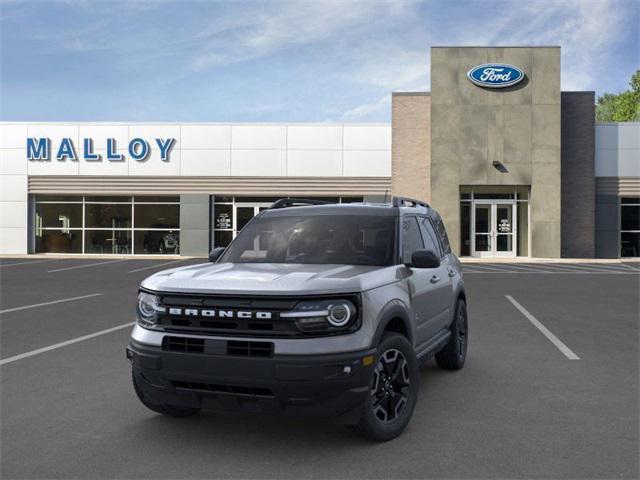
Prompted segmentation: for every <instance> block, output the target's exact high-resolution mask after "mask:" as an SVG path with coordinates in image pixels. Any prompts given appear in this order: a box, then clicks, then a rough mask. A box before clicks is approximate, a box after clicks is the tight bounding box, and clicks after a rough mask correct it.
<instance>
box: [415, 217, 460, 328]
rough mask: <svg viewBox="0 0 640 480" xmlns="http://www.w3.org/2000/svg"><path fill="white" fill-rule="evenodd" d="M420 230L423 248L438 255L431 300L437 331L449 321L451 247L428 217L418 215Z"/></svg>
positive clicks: (452, 270) (451, 285) (434, 324)
mask: <svg viewBox="0 0 640 480" xmlns="http://www.w3.org/2000/svg"><path fill="white" fill-rule="evenodd" d="M419 224H420V231H421V233H422V236H423V238H424V243H425V248H428V249H433V251H434V252H436V253H437V254H439V255H440V267H438V268H437V269H435V270H436V276H437V279H438V280H437V281H436V282H435V283H434V295H435V297H434V298H433V299H432V301H431V307H432V308H433V310H434V312H433V326H434V329H435V330H436V332H437V331H440V330H442V329H443V328H446V327H448V326H449V323H450V321H451V315H452V312H451V302H452V297H453V282H452V275H451V272H454V271H455V270H454V269H453V268H452V265H451V258H450V255H449V253H451V248H450V247H449V243H448V240H447V243H446V245H445V244H444V243H443V241H442V240H441V236H440V235H439V233H438V231H437V227H436V225H435V224H434V222H433V221H432V220H431V219H430V218H428V217H420V219H419Z"/></svg>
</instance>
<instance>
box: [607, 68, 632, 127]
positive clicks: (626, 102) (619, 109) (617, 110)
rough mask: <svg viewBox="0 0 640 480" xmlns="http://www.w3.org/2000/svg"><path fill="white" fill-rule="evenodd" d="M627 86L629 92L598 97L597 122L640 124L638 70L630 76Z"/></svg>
mask: <svg viewBox="0 0 640 480" xmlns="http://www.w3.org/2000/svg"><path fill="white" fill-rule="evenodd" d="M629 85H630V86H631V90H626V91H624V92H622V93H618V94H614V93H605V94H604V95H602V96H601V97H598V102H597V104H596V121H597V122H640V70H636V73H634V74H633V75H632V76H631V81H630V82H629Z"/></svg>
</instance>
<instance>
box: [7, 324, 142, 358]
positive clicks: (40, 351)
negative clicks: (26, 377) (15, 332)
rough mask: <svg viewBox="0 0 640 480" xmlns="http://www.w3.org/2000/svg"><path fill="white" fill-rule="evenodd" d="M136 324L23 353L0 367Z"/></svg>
mask: <svg viewBox="0 0 640 480" xmlns="http://www.w3.org/2000/svg"><path fill="white" fill-rule="evenodd" d="M134 323H135V322H129V323H125V324H124V325H118V326H117V327H112V328H107V329H106V330H100V331H99V332H95V333H90V334H89V335H83V336H82V337H77V338H72V339H71V340H67V341H65V342H60V343H55V344H53V345H49V346H48V347H43V348H38V349H37V350H31V351H30V352H26V353H21V354H20V355H14V356H13V357H8V358H3V359H2V360H0V366H2V365H6V364H7V363H12V362H17V361H18V360H22V359H23V358H28V357H33V356H34V355H39V354H41V353H45V352H50V351H51V350H55V349H57V348H62V347H66V346H67V345H73V344H74V343H78V342H83V341H85V340H89V339H91V338H95V337H99V336H100V335H106V334H107V333H112V332H116V331H118V330H122V329H123V328H127V327H131V326H133V324H134Z"/></svg>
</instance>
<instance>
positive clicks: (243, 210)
mask: <svg viewBox="0 0 640 480" xmlns="http://www.w3.org/2000/svg"><path fill="white" fill-rule="evenodd" d="M270 206H271V203H244V202H242V203H236V204H234V212H233V213H234V215H233V236H234V238H235V236H236V235H237V234H238V232H239V231H240V230H242V229H243V228H244V226H245V225H246V224H247V223H249V220H251V219H252V218H253V217H255V216H256V215H257V214H258V213H260V212H261V211H262V210H266V209H267V208H269V207H270Z"/></svg>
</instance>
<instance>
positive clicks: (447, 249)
mask: <svg viewBox="0 0 640 480" xmlns="http://www.w3.org/2000/svg"><path fill="white" fill-rule="evenodd" d="M435 224H436V230H437V231H438V235H439V236H440V242H441V243H442V248H443V249H444V253H445V254H448V253H451V245H449V237H447V231H446V230H445V228H444V223H443V222H442V218H440V217H438V218H437V219H435Z"/></svg>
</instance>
